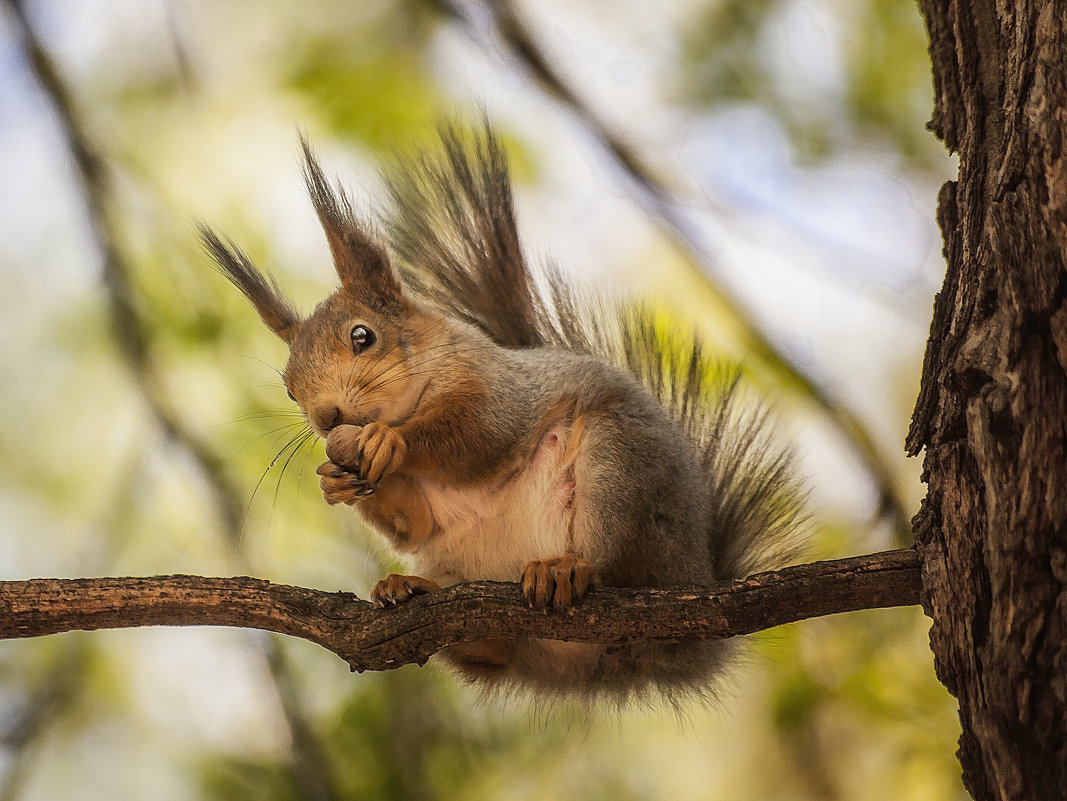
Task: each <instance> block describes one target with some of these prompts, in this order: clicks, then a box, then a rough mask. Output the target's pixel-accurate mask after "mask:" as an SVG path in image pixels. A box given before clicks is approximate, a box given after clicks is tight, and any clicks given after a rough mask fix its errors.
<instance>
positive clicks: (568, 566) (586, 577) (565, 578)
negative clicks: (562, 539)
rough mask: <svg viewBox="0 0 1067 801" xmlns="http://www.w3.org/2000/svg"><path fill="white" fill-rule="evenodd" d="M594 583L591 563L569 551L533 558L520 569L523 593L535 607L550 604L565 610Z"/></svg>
mask: <svg viewBox="0 0 1067 801" xmlns="http://www.w3.org/2000/svg"><path fill="white" fill-rule="evenodd" d="M592 583H593V563H592V562H590V561H589V560H588V559H585V558H583V557H581V556H577V555H575V554H572V553H567V554H564V555H563V556H555V557H552V558H551V559H534V560H533V561H532V562H530V563H529V564H528V565H526V568H525V570H523V571H522V595H523V597H524V598H525V599H526V602H527V603H528V604H529V605H530V606H532V607H534V608H535V609H544V608H546V607H547V606H548V605H549V604H550V603H551V605H552V606H554V607H555V608H556V609H566V608H567V607H568V606H570V605H571V604H572V603H574V602H575V601H576V600H578V599H579V598H581V597H582V596H583V595H585V593H586V591H587V590H588V589H589V586H590V585H591V584H592Z"/></svg>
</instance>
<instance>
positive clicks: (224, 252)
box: [197, 223, 300, 344]
mask: <svg viewBox="0 0 1067 801" xmlns="http://www.w3.org/2000/svg"><path fill="white" fill-rule="evenodd" d="M197 228H198V230H199V231H200V241H201V242H203V244H204V248H205V249H206V250H207V252H208V253H209V254H210V255H211V258H212V259H214V261H215V265H216V266H217V267H218V269H219V272H221V273H222V274H223V275H224V276H226V277H227V278H228V279H230V282H231V283H232V284H233V285H234V286H235V287H237V288H238V289H240V290H241V292H242V293H243V294H244V296H245V297H246V298H248V299H249V300H250V301H251V302H252V305H253V306H255V308H256V311H257V312H259V316H260V318H261V319H262V320H263V322H264V323H265V324H266V326H267V328H269V329H270V330H271V331H273V332H274V333H275V334H277V335H278V336H279V337H281V339H282V341H283V342H285V343H286V344H290V343H292V340H293V336H294V335H295V334H296V329H297V326H298V325H299V324H300V315H299V314H297V312H296V309H294V308H293V304H292V303H290V301H289V299H288V298H286V297H285V295H283V294H282V292H281V290H279V289H278V285H277V284H276V283H274V279H273V278H270V277H268V276H266V275H264V274H263V273H262V272H261V271H260V270H258V269H257V268H256V266H255V265H254V264H252V260H251V259H249V258H248V256H247V255H245V253H244V251H242V250H241V249H240V248H239V247H237V246H236V245H234V244H233V242H230V241H226V242H223V241H222V239H220V238H219V236H218V234H216V233H215V232H214V231H212V230H211V229H210V228H208V227H207V226H206V225H204V224H203V223H197Z"/></svg>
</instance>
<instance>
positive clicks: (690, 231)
mask: <svg viewBox="0 0 1067 801" xmlns="http://www.w3.org/2000/svg"><path fill="white" fill-rule="evenodd" d="M432 5H433V6H435V7H436V8H437V9H438V10H439V11H440V12H441V13H442V14H444V15H445V16H447V17H449V18H452V19H456V20H458V21H459V22H460V23H461V24H463V25H464V26H466V27H467V28H468V29H469V30H470V31H471V32H472V35H473V36H474V37H475V38H478V39H482V38H483V37H480V36H479V35H478V33H477V31H478V29H479V28H480V27H481V25H480V23H479V22H476V21H475V20H474V18H473V17H474V15H473V14H472V12H471V9H470V5H471V4H470V3H469V2H468V1H467V0H432ZM479 8H482V9H484V10H485V12H486V14H487V15H488V19H489V20H490V22H491V25H492V28H493V29H494V31H493V33H494V35H496V36H497V37H499V39H500V41H501V42H502V43H503V45H504V46H505V47H506V48H507V50H508V51H510V53H511V55H512V56H513V57H514V58H515V59H516V60H517V61H518V63H519V65H520V66H521V68H522V69H523V70H524V71H525V72H526V73H528V74H529V75H530V76H531V77H532V78H533V79H534V80H536V81H537V83H538V84H539V85H540V86H541V87H542V89H543V90H544V92H545V93H546V94H547V95H548V96H549V97H551V98H552V99H553V100H555V101H556V102H557V103H559V104H560V105H562V106H563V107H565V108H567V109H569V110H570V111H571V113H573V114H574V116H575V118H577V120H578V121H579V122H580V123H581V124H582V126H583V127H585V129H586V130H587V131H589V133H590V134H591V135H592V136H593V137H594V138H595V139H596V140H597V141H599V142H600V144H601V145H602V146H603V148H604V150H605V151H607V153H608V154H609V155H610V156H611V158H612V159H613V160H614V161H615V163H616V164H617V165H618V167H619V169H620V170H621V171H622V172H623V174H625V175H626V176H627V178H628V179H629V180H630V183H631V185H632V186H633V187H635V189H636V194H637V195H638V199H639V201H640V203H641V205H642V207H643V208H644V209H645V210H646V211H648V212H650V213H651V214H652V215H654V216H655V217H656V218H658V220H659V223H660V226H659V227H660V230H661V231H662V232H663V233H664V235H665V236H667V238H668V239H669V240H670V241H671V243H672V244H673V245H674V247H675V249H676V250H677V252H678V253H680V254H682V255H683V257H684V258H685V259H686V261H687V262H688V263H689V264H690V265H691V266H693V268H694V269H696V271H697V272H698V273H699V274H700V275H701V276H702V277H703V279H704V281H705V283H706V285H707V286H708V288H709V289H710V290H711V291H712V293H713V294H714V295H715V296H716V297H717V298H718V299H719V300H720V302H721V304H722V306H723V308H725V309H726V310H727V312H728V313H729V314H730V316H731V317H732V321H733V323H734V324H735V325H736V326H737V327H738V329H739V330H740V331H741V332H742V336H743V339H744V344H745V346H746V347H747V348H748V350H749V352H750V353H751V354H752V356H753V357H754V358H756V359H758V360H759V361H760V362H762V363H763V364H765V365H768V366H769V367H770V368H771V369H772V370H774V371H775V372H776V373H777V374H778V375H780V376H783V377H784V378H785V380H786V383H788V384H789V385H790V386H792V387H793V388H794V390H795V391H796V392H797V394H798V395H800V396H801V397H804V398H807V399H808V400H810V401H811V402H813V403H814V404H815V405H816V406H817V407H818V408H819V409H820V410H821V411H822V412H823V414H824V415H825V416H826V417H827V419H829V420H830V422H831V423H832V424H833V425H834V426H835V427H836V428H837V429H838V430H839V431H840V432H841V433H842V434H843V435H844V436H845V437H846V439H847V440H848V442H850V443H851V444H852V446H853V447H854V448H855V450H856V453H857V454H858V455H859V457H860V459H861V460H862V462H863V464H864V465H865V467H866V469H867V472H868V474H869V475H870V477H871V479H872V481H873V482H874V484H875V486H876V487H877V489H878V494H879V505H878V510H877V513H876V514H877V516H878V517H886V518H888V519H889V520H890V521H891V522H892V524H893V528H894V531H895V533H896V536H897V539H898V541H900V542H902V543H904V542H909V541H910V540H911V525H910V522H909V519H910V517H911V514H910V513H909V512H908V511H907V505H906V504H905V502H904V501H903V499H902V498H901V497H900V495H899V493H898V491H897V489H896V487H895V481H894V477H893V475H894V471H893V469H892V468H891V467H890V465H889V463H888V462H887V461H886V459H885V457H884V456H883V455H882V453H881V450H880V449H879V447H878V446H877V444H876V443H875V441H874V438H873V437H872V436H871V433H870V432H869V431H868V430H867V427H866V425H864V423H863V421H861V420H860V419H859V418H858V417H857V416H856V415H855V414H853V413H852V412H851V411H849V410H848V409H846V408H845V407H843V406H842V405H841V404H840V403H838V402H837V401H836V400H835V399H834V398H832V397H831V396H830V395H829V393H827V391H826V390H825V389H824V388H823V387H821V386H819V384H818V383H817V382H816V381H815V380H814V379H812V378H811V377H810V376H808V375H806V374H805V373H804V372H802V371H801V370H800V368H798V367H797V366H796V364H794V363H793V361H792V360H791V359H790V358H789V357H788V356H786V355H785V354H784V353H783V352H782V351H781V349H780V348H778V347H777V346H776V345H775V344H774V343H772V342H771V341H770V339H768V338H767V335H766V334H765V333H764V332H763V331H762V330H761V328H760V326H759V325H758V324H757V322H756V320H755V319H754V318H753V317H752V315H751V314H750V313H749V312H748V310H747V309H746V308H745V305H744V304H743V303H741V301H740V300H739V299H738V298H737V297H735V296H734V294H733V292H731V291H730V289H728V288H727V287H726V286H725V285H724V284H723V283H722V282H721V281H718V280H716V279H714V278H713V276H712V272H713V269H714V267H713V265H712V264H711V263H710V261H709V258H708V256H707V254H706V253H704V252H703V251H702V250H701V249H700V247H699V246H698V245H697V244H696V243H697V242H698V241H699V240H700V238H701V237H700V235H699V233H698V232H697V230H696V228H695V227H694V226H693V224H692V223H691V222H690V221H689V220H688V219H687V218H686V216H685V215H684V214H683V213H682V212H681V211H680V205H679V203H678V199H677V193H676V191H675V190H674V189H673V188H672V187H671V186H670V185H669V184H668V183H667V182H666V181H665V180H664V179H663V178H662V177H661V176H659V175H657V174H656V171H655V170H654V169H653V168H652V167H651V166H650V165H649V164H647V163H646V161H645V160H644V159H643V158H642V157H641V155H640V154H639V153H638V152H637V151H636V150H635V149H634V148H633V147H631V146H630V145H629V144H628V143H627V142H626V141H625V140H624V139H623V138H622V137H621V136H620V135H619V134H618V133H617V132H616V131H614V130H613V129H612V127H611V126H610V124H608V123H607V122H606V121H605V120H604V118H603V117H602V116H601V115H600V114H599V113H597V111H596V110H595V109H593V108H592V107H591V106H590V105H589V104H588V103H586V102H585V101H584V100H583V99H582V97H581V95H580V93H579V92H578V91H577V90H576V89H575V88H574V87H573V86H572V85H571V84H570V82H569V81H568V80H567V79H566V78H565V77H564V75H563V74H562V72H561V71H560V70H559V69H557V68H556V67H555V66H554V64H553V62H552V59H551V58H549V57H547V56H546V55H545V54H544V53H543V52H542V50H541V47H540V45H539V44H538V42H537V41H536V38H535V37H534V36H533V35H532V34H531V33H530V30H529V28H528V27H527V25H526V24H525V22H524V21H523V20H522V19H521V17H520V16H519V15H518V14H517V13H516V12H515V9H514V8H513V5H512V3H510V2H508V1H507V0H487V2H485V3H484V4H479ZM720 211H721V212H722V213H725V212H724V211H722V210H720Z"/></svg>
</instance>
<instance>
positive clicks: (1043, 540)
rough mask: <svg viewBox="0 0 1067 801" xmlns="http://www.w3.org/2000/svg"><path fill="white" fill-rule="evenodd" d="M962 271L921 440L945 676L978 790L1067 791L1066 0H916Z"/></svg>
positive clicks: (945, 209)
mask: <svg viewBox="0 0 1067 801" xmlns="http://www.w3.org/2000/svg"><path fill="white" fill-rule="evenodd" d="M920 7H921V9H922V12H923V15H924V17H925V19H926V25H927V29H928V31H929V34H930V56H931V59H932V62H933V75H934V88H935V92H936V99H935V108H934V115H933V120H932V122H931V128H932V130H933V131H934V132H935V133H936V134H937V135H938V136H940V137H941V138H942V139H943V140H944V142H945V144H946V146H947V147H948V148H949V150H951V151H953V152H955V153H958V154H959V159H960V172H959V179H958V181H953V182H949V183H947V184H945V186H944V187H943V188H942V191H941V198H940V209H939V213H938V216H939V222H940V224H941V229H942V232H943V234H944V239H945V257H946V260H947V262H948V272H947V275H946V276H945V283H944V286H943V288H942V290H941V292H940V293H939V294H938V296H937V299H936V301H935V304H934V318H933V323H932V325H931V329H930V341H929V344H928V346H927V352H926V360H925V364H924V366H923V375H922V386H921V389H920V393H919V399H918V402H917V404H916V408H915V416H914V419H913V421H912V427H911V431H910V433H909V436H908V450H909V452H910V453H912V454H913V455H914V454H917V453H918V452H919V451H920V450H922V449H923V448H924V447H925V449H926V459H925V469H924V473H925V476H924V477H925V480H926V482H927V484H928V494H927V497H926V499H925V500H924V502H923V506H922V510H921V511H920V513H919V515H918V516H917V517H916V519H915V521H914V522H915V537H916V542H917V544H918V548H919V552H920V555H921V557H922V560H923V584H924V591H923V604H924V607H925V609H926V612H927V614H928V615H929V616H930V617H931V618H932V619H933V625H932V627H931V633H930V643H931V647H932V649H933V652H934V657H935V667H936V670H937V674H938V677H939V678H940V679H941V681H942V682H943V683H944V684H945V686H946V687H948V689H949V690H950V691H951V692H952V693H953V694H954V695H955V696H956V697H957V698H958V699H959V704H960V722H961V724H962V735H961V737H960V750H959V758H960V763H961V764H962V766H963V780H964V784H965V785H966V787H967V789H968V791H969V792H970V793H971V795H972V796H973V797H974V798H975V799H977V800H978V801H986V799H1028V801H1044V800H1045V799H1062V798H1065V797H1067V716H1065V713H1064V707H1065V704H1067V456H1065V453H1067V269H1065V264H1067V153H1065V145H1067V6H1065V5H1064V4H1063V0H952V1H951V2H946V0H920Z"/></svg>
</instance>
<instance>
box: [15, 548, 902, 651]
mask: <svg viewBox="0 0 1067 801" xmlns="http://www.w3.org/2000/svg"><path fill="white" fill-rule="evenodd" d="M920 587H921V582H920V578H919V558H918V555H917V554H916V553H915V551H913V550H899V551H886V552H884V553H878V554H871V555H868V556H856V557H852V558H850V559H837V560H833V561H828V562H815V563H812V564H807V565H799V566H797V567H789V568H786V569H784V570H778V571H773V572H769V573H760V574H758V575H755V576H750V577H749V578H747V579H742V580H739V581H732V582H728V583H725V584H723V585H722V586H720V587H717V588H714V589H671V590H635V589H622V588H618V587H599V588H597V589H596V590H595V591H593V592H592V593H590V594H589V595H588V596H587V597H586V598H584V599H583V600H582V601H581V602H580V603H578V604H577V605H575V606H574V607H572V608H571V609H567V610H564V611H562V612H551V613H545V612H540V611H535V610H532V609H530V608H529V607H527V606H526V604H525V603H524V602H523V600H522V599H521V596H520V593H519V591H518V589H517V585H514V584H508V583H501V582H492V581H478V582H473V583H470V584H459V585H456V586H453V587H447V588H445V589H443V590H440V591H438V592H434V593H431V594H429V595H425V596H420V597H416V598H414V599H412V600H411V601H408V602H407V603H405V604H403V605H401V606H399V607H396V608H391V609H375V608H374V607H373V606H372V605H371V604H370V603H368V602H367V601H362V600H360V599H359V598H357V597H356V596H355V595H353V594H352V593H348V592H324V591H321V590H311V589H305V588H303V587H291V586H287V585H284V584H272V583H270V582H269V581H264V580H263V579H255V578H248V577H244V576H241V577H236V578H206V577H202V576H153V577H149V578H90V579H31V580H29V581H4V582H0V639H13V638H19V637H37V636H41V635H45V634H56V633H59V632H64V631H74V630H86V631H91V630H96V629H107V628H131V627H138V626H236V627H241V628H257V629H264V630H266V631H274V632H278V633H280V634H288V635H290V636H294V637H301V638H303V639H305V640H309V641H311V642H313V643H317V644H318V645H321V646H323V647H324V648H327V649H328V650H330V651H332V652H333V653H335V654H337V655H338V656H339V657H341V658H342V659H344V660H345V661H346V662H347V663H348V664H349V666H350V667H351V668H352V670H355V671H360V672H362V671H364V670H390V669H393V668H397V667H400V666H401V665H406V664H411V663H415V664H423V663H425V662H426V660H427V659H429V658H430V657H431V656H432V655H433V654H435V653H436V652H437V651H439V650H440V649H442V648H444V647H447V646H449V645H455V644H457V643H461V642H468V641H471V640H477V639H482V638H487V637H514V636H532V637H541V638H547V639H556V640H577V641H582V642H600V643H622V642H627V641H633V640H680V639H718V638H723V637H733V636H736V635H739V634H751V633H752V632H756V631H761V630H763V629H767V628H771V627H773V626H779V625H782V624H784V623H792V622H794V621H797V620H804V619H806V618H810V617H820V616H822V615H830V614H836V613H839V612H851V611H856V610H859V609H878V608H885V607H891V606H908V605H911V604H917V603H919V592H920Z"/></svg>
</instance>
